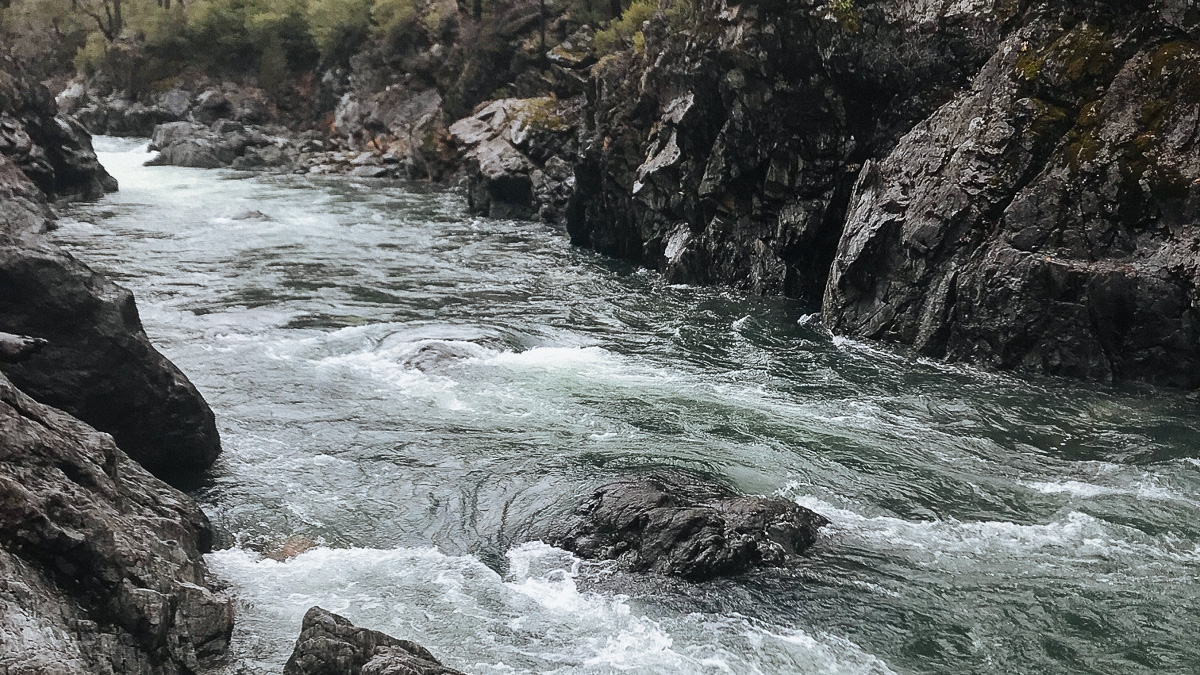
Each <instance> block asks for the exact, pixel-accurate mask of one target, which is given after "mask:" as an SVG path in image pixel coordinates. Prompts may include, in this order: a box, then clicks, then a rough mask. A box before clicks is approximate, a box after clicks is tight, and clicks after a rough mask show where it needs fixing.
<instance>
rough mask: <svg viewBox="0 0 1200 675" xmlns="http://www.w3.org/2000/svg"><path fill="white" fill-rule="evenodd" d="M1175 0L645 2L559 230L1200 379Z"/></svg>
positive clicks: (930, 320) (943, 328)
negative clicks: (654, 9)
mask: <svg viewBox="0 0 1200 675" xmlns="http://www.w3.org/2000/svg"><path fill="white" fill-rule="evenodd" d="M1198 22H1200V17H1198V15H1197V10H1196V9H1195V7H1194V6H1193V5H1192V4H1190V3H1188V2H1185V1H1184V0H1157V1H1155V2H1150V3H1149V4H1147V3H1146V2H1144V1H1143V2H1132V1H1125V0H1072V1H1067V0H1040V1H1038V0H1034V1H1030V0H887V1H882V0H880V1H871V0H838V1H835V2H817V1H816V0H798V1H793V2H781V1H776V0H746V1H743V2H738V1H736V0H707V1H706V2H702V3H697V4H693V3H682V2H671V1H670V0H664V1H663V2H662V3H661V4H660V9H659V11H658V13H657V14H656V16H655V17H654V19H652V20H651V21H650V22H648V23H647V24H646V25H645V26H644V38H645V40H644V48H642V49H636V48H635V49H633V50H631V51H629V52H626V53H622V54H618V55H615V56H610V57H607V58H605V59H604V60H602V61H601V62H600V63H599V64H597V65H596V66H595V67H594V68H593V70H592V78H591V85H590V92H589V99H588V111H587V117H588V120H589V123H588V126H587V128H586V130H585V137H586V142H585V149H584V151H583V153H582V157H581V159H580V161H579V162H578V163H577V165H576V169H575V173H576V189H575V193H574V196H573V199H572V205H571V207H570V209H569V211H568V228H569V230H570V233H571V236H572V239H573V240H574V241H575V242H576V243H579V244H582V245H585V246H589V247H592V248H595V249H598V250H601V251H604V252H607V253H610V254H614V255H618V256H621V257H624V258H627V259H630V260H633V261H635V262H637V263H640V264H643V265H646V266H649V267H653V268H656V269H659V270H662V271H663V272H664V273H666V274H667V275H668V276H669V277H670V278H672V279H674V280H677V281H688V282H699V283H720V284H728V285H732V286H735V287H739V288H743V289H746V290H750V291H754V292H760V293H782V294H786V295H789V296H793V297H797V298H801V299H803V300H805V301H807V302H808V303H810V304H811V305H812V306H813V307H818V306H819V307H820V308H821V310H822V316H823V318H824V321H825V323H826V325H828V326H829V327H830V328H831V329H832V330H834V331H835V332H839V333H843V334H848V335H853V336H859V337H868V338H874V339H881V340H888V341H892V342H897V343H900V344H904V345H911V346H912V347H913V348H914V349H915V350H916V351H918V352H919V353H922V354H926V355H930V356H934V357H940V358H946V359H950V360H956V361H973V362H980V363H985V364H989V365H992V366H995V367H999V368H1005V369H1018V370H1022V371H1027V372H1034V373H1045V374H1055V375H1069V376H1077V377H1084V378H1089V379H1100V380H1140V381H1147V382H1152V383H1158V384H1165V385H1173V386H1183V387H1196V386H1200V341H1198V335H1197V332H1196V330H1197V329H1196V322H1197V319H1198V318H1200V316H1198V315H1197V313H1196V307H1197V298H1196V282H1197V270H1196V263H1195V254H1196V251H1197V249H1198V242H1197V239H1196V237H1197V232H1196V229H1195V226H1194V223H1195V216H1194V213H1195V198H1196V190H1197V188H1196V187H1195V181H1196V180H1197V179H1198V178H1200V174H1198V173H1197V170H1198V169H1200V167H1198V166H1197V165H1196V163H1195V156H1196V153H1195V143H1196V138H1195V136H1196V133H1197V130H1196V119H1197V115H1198V113H1200V110H1198V103H1200V99H1197V97H1196V95H1195V93H1196V91H1200V87H1197V81H1196V73H1198V72H1200V70H1197V68H1198V64H1200V61H1198V60H1197V52H1196V50H1197V49H1198V48H1200V47H1198V45H1197V43H1196V42H1195V41H1194V40H1195V39H1196V38H1197V23H1198Z"/></svg>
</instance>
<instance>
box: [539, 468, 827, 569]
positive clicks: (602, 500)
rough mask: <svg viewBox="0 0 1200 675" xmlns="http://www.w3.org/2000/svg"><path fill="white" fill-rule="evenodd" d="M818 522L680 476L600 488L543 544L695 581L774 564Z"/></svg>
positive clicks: (783, 504) (806, 539) (805, 541)
mask: <svg viewBox="0 0 1200 675" xmlns="http://www.w3.org/2000/svg"><path fill="white" fill-rule="evenodd" d="M828 522H829V521H827V520H826V519H825V518H824V517H822V516H820V515H818V514H816V513H813V512H812V511H809V510H808V509H805V508H803V507H801V506H798V505H796V504H794V503H792V502H790V501H788V500H785V499H778V498H767V497H748V496H742V495H738V494H735V493H734V492H732V491H730V490H728V489H726V488H724V487H721V486H718V485H713V484H711V483H706V482H701V481H698V480H695V479H690V478H684V477H676V476H672V477H657V478H648V479H642V480H629V481H619V482H615V483H610V484H608V485H605V486H603V487H601V488H599V489H598V490H596V492H595V493H594V494H593V495H592V496H591V497H590V498H589V499H588V500H587V501H585V502H584V503H583V504H581V505H580V506H579V508H578V509H577V510H576V512H575V516H574V520H573V521H572V522H569V523H566V524H565V525H564V527H563V531H561V532H553V533H551V537H550V540H551V541H550V543H552V544H553V545H555V546H559V547H561V548H564V549H566V550H568V551H573V552H575V553H577V554H578V555H580V556H583V557H585V558H592V559H601V560H619V561H621V562H622V563H624V565H625V566H627V567H628V568H629V569H631V570H634V571H639V572H654V573H657V574H666V575H671V576H678V577H683V578H685V579H689V580H692V581H703V580H705V579H710V578H712V577H716V576H721V575H728V574H737V573H739V572H744V571H746V570H747V569H750V568H752V567H761V566H780V565H783V564H785V563H786V562H787V561H788V560H789V558H791V557H792V556H794V555H796V554H798V553H801V552H803V551H804V550H805V549H807V548H808V547H809V546H811V545H812V544H813V542H814V541H816V536H817V530H818V529H819V528H821V527H822V526H824V525H826V524H828Z"/></svg>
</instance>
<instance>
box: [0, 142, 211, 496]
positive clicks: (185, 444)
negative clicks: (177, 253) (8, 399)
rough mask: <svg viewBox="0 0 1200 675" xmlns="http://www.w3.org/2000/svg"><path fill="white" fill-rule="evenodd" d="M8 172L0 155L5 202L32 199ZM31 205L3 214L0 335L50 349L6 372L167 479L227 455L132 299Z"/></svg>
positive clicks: (8, 206) (20, 179) (13, 205)
mask: <svg viewBox="0 0 1200 675" xmlns="http://www.w3.org/2000/svg"><path fill="white" fill-rule="evenodd" d="M5 167H12V165H11V164H9V163H8V162H7V160H6V159H5V158H3V157H2V156H0V193H4V192H7V193H9V194H13V195H22V194H24V195H31V194H32V193H33V192H35V190H34V189H33V186H32V185H29V184H28V183H27V182H26V180H25V178H24V176H23V175H21V174H20V173H19V172H16V171H15V170H7V171H6V170H5ZM23 183H24V185H25V187H24V188H23V187H22V184H23ZM26 199H27V201H26V202H24V204H25V206H24V207H23V208H18V206H20V205H21V204H22V202H21V201H20V200H16V201H11V202H6V203H5V206H4V207H3V208H0V331H4V332H8V333H13V334H18V335H24V336H30V337H32V338H37V339H42V340H46V341H47V343H46V344H45V346H44V347H43V348H42V349H40V350H38V351H37V352H36V353H31V354H27V355H26V357H25V358H24V359H23V360H21V362H19V363H11V364H3V365H2V366H0V368H2V369H3V371H4V372H5V374H7V375H8V377H9V378H10V379H11V380H12V381H13V382H14V383H15V384H16V385H17V386H19V387H20V388H21V389H22V390H23V391H24V392H26V393H27V394H29V395H31V396H33V397H34V398H36V399H38V400H39V401H41V402H43V403H46V404H48V405H53V406H55V407H57V408H60V409H62V410H65V411H67V412H69V413H70V414H72V415H74V416H76V417H78V418H80V419H82V420H84V421H85V422H87V423H88V424H90V425H92V426H94V427H96V428H98V429H100V430H101V431H104V432H107V433H110V434H112V435H113V437H114V438H115V439H116V441H117V444H118V445H120V446H121V448H122V449H123V450H125V451H126V452H127V453H128V454H129V455H131V456H132V457H134V458H135V459H136V460H138V461H139V462H141V463H142V464H143V466H145V467H146V468H148V469H150V470H151V471H153V472H154V473H156V474H158V475H160V476H165V477H171V478H175V477H184V476H188V475H192V474H195V473H197V472H199V471H203V470H204V469H206V468H208V466H210V465H211V464H212V462H213V461H214V460H215V459H216V457H217V454H218V453H219V452H220V449H221V444H220V438H219V436H218V435H217V429H216V422H215V419H214V417H213V413H212V410H210V409H209V407H208V404H206V403H205V402H204V399H203V397H201V396H200V393H199V392H197V391H196V389H195V387H193V386H192V384H191V383H190V382H189V381H188V379H187V378H186V377H185V376H184V375H183V373H181V372H180V371H179V369H178V368H176V367H175V366H174V365H173V364H172V363H171V362H170V361H168V360H167V359H166V358H165V357H163V356H162V354H160V353H158V351H157V350H155V349H154V347H153V346H151V344H150V341H149V340H148V339H147V337H146V334H145V332H144V331H143V330H142V326H141V321H140V320H139V318H138V311H137V306H136V304H135V303H134V300H133V296H132V294H130V292H129V291H127V290H125V289H124V288H121V287H120V286H117V285H116V284H113V283H112V282H110V281H108V280H107V279H105V278H103V277H101V276H100V275H98V274H96V273H94V272H93V271H92V270H90V269H88V267H87V266H86V265H84V264H82V263H80V262H79V261H77V260H75V259H74V258H72V257H71V256H70V255H68V254H67V253H65V252H63V251H62V250H61V249H59V248H58V247H57V246H55V245H54V244H53V243H51V242H50V241H49V240H48V239H47V238H46V235H45V230H46V227H47V223H48V221H47V220H46V215H47V214H46V213H45V212H44V211H42V210H40V208H39V205H38V204H37V203H36V202H35V201H34V200H33V199H32V198H30V197H26ZM22 213H24V215H22Z"/></svg>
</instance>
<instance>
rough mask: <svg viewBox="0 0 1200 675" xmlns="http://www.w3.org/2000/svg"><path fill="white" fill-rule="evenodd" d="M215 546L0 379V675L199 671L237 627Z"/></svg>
mask: <svg viewBox="0 0 1200 675" xmlns="http://www.w3.org/2000/svg"><path fill="white" fill-rule="evenodd" d="M211 541H212V535H211V532H210V530H209V524H208V520H207V519H206V518H205V517H204V514H203V513H202V512H201V511H200V509H199V508H198V507H197V506H196V505H195V503H194V502H192V501H191V500H190V499H188V498H187V496H186V495H184V494H183V493H181V492H179V491H177V490H175V489H174V488H171V487H170V486H168V485H166V484H165V483H163V482H161V481H159V480H158V479H157V478H155V477H153V476H151V475H150V474H149V473H147V472H146V471H145V470H144V469H143V468H142V467H141V466H139V465H138V464H137V463H136V462H134V461H132V460H131V459H130V458H129V457H128V456H127V455H125V453H123V452H122V451H121V450H120V449H119V448H117V446H116V445H114V444H113V442H112V439H111V438H110V437H109V436H108V435H106V434H102V433H100V432H98V431H96V430H94V429H92V428H91V427H89V426H87V425H86V424H83V423H82V422H80V421H78V420H76V419H74V418H72V417H70V416H68V415H66V414H64V413H62V412H60V411H58V410H55V409H53V408H50V407H48V406H45V405H42V404H39V403H37V402H36V401H34V400H33V399H31V398H30V397H28V396H26V395H25V394H23V393H21V392H20V391H19V390H18V389H17V388H16V387H14V386H13V384H12V383H11V382H10V381H9V380H8V379H7V378H5V377H4V376H3V375H0V672H3V673H10V674H12V675H17V674H22V675H24V674H26V673H28V674H30V675H32V674H34V673H55V674H61V675H76V674H78V675H88V674H92V673H127V674H130V675H142V674H145V675H150V674H151V673H153V674H155V675H175V674H182V673H193V672H196V671H197V670H198V669H199V667H200V666H201V665H203V664H204V663H205V662H207V661H209V660H211V659H212V658H214V657H217V656H219V655H220V654H222V653H223V652H224V650H225V648H226V646H227V645H228V642H229V637H230V634H231V631H232V628H233V606H232V603H231V601H230V600H229V598H228V597H226V596H225V595H223V594H222V593H219V592H214V591H213V590H212V589H211V588H209V587H208V583H207V581H206V572H205V568H204V563H203V560H202V559H201V557H200V554H201V553H202V552H204V551H206V550H207V549H208V548H209V546H210V545H211Z"/></svg>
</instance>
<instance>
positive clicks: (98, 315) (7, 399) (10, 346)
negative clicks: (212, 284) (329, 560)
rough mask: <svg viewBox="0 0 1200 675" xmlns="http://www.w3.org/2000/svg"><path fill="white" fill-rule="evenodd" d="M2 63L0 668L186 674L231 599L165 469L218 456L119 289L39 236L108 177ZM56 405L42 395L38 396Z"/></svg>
mask: <svg viewBox="0 0 1200 675" xmlns="http://www.w3.org/2000/svg"><path fill="white" fill-rule="evenodd" d="M3 58H4V59H5V60H4V62H3V64H0V65H2V66H3V67H2V68H0V331H3V335H2V336H0V343H3V348H0V371H2V372H3V374H0V428H3V433H0V670H2V671H4V672H6V673H13V674H17V673H22V674H23V673H30V674H32V673H79V674H81V675H82V674H84V673H146V674H149V673H155V674H162V675H166V674H171V673H193V672H196V671H197V670H198V669H199V668H201V667H202V665H203V664H205V663H207V662H210V661H212V660H213V659H215V658H218V657H220V656H221V655H222V654H223V653H224V651H225V648H226V646H227V645H228V642H229V638H230V634H231V631H232V627H233V606H232V603H231V601H230V599H229V598H228V597H227V596H226V595H224V594H223V593H222V592H221V591H220V589H219V588H217V587H216V586H215V585H214V584H213V583H212V582H211V580H210V579H209V578H208V576H207V572H206V570H205V566H204V563H203V560H202V558H201V554H202V553H204V552H206V551H207V550H208V549H209V548H210V547H211V545H212V538H213V537H212V532H211V529H210V526H209V523H208V520H207V519H206V518H205V516H204V514H203V513H202V512H201V511H200V509H199V508H198V507H197V506H196V505H195V503H194V502H192V500H191V499H190V498H188V497H187V496H186V495H184V494H183V493H181V492H179V491H178V490H176V489H174V488H172V487H171V486H169V485H167V484H166V483H164V482H162V480H160V479H159V478H156V477H155V476H153V475H151V473H150V472H148V471H147V469H149V470H150V471H153V472H155V473H157V474H159V475H161V476H163V477H165V478H170V479H182V478H186V477H192V476H195V475H196V474H197V473H198V472H200V471H202V470H203V469H205V468H207V467H208V466H209V465H210V464H211V463H212V462H213V460H214V459H215V458H216V456H217V453H218V452H219V451H220V440H219V438H218V436H217V431H216V425H215V423H214V418H213V414H212V411H211V410H210V409H209V408H208V405H207V404H206V403H205V402H204V400H203V398H202V397H201V396H200V394H199V393H198V392H197V391H196V389H195V388H194V387H193V386H192V385H191V383H190V382H188V381H187V378H186V377H184V375H183V374H182V373H181V372H179V370H178V369H177V368H175V366H174V365H173V364H171V363H170V362H169V361H167V360H166V359H165V358H164V357H163V356H162V355H161V354H159V353H158V352H157V351H156V350H155V349H154V348H153V346H152V345H151V344H150V342H149V340H148V339H147V338H146V335H145V333H144V331H143V330H142V328H141V324H140V321H139V320H138V313H137V306H136V304H135V303H134V300H133V296H132V295H131V294H130V293H129V292H128V291H127V290H125V289H123V288H121V287H119V286H117V285H115V284H113V283H111V282H110V281H108V280H106V279H104V278H103V277H101V276H100V275H98V274H96V273H94V272H93V271H91V270H90V269H88V268H87V266H85V265H83V264H82V263H80V262H79V261H77V260H75V259H74V258H72V257H71V256H70V255H69V254H67V253H65V252H64V251H62V250H61V249H59V248H58V247H57V246H55V245H54V244H53V243H51V242H50V241H49V240H48V239H47V237H46V233H47V231H48V230H49V229H50V228H51V227H52V226H53V213H52V209H51V206H50V199H62V198H72V197H95V196H98V195H99V194H102V193H103V192H104V191H105V190H111V189H115V188H116V184H115V181H113V180H112V179H111V177H109V176H108V174H107V173H106V172H105V171H104V169H103V168H102V167H101V166H100V164H99V163H98V162H97V160H96V156H95V154H94V153H93V152H92V149H91V144H90V138H89V136H88V135H87V133H86V132H85V131H84V130H83V129H82V127H80V126H79V125H78V124H77V123H76V122H74V121H73V120H71V119H68V118H62V117H57V116H56V110H55V105H54V101H53V99H52V98H51V97H50V94H49V92H48V91H47V90H46V89H45V88H44V87H42V86H41V85H40V84H37V83H36V82H33V81H32V80H31V79H30V78H28V77H27V76H25V75H24V73H23V71H22V70H21V69H20V68H19V67H17V65H16V64H15V63H13V62H12V61H11V60H8V59H7V57H3ZM52 406H53V407H52Z"/></svg>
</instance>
